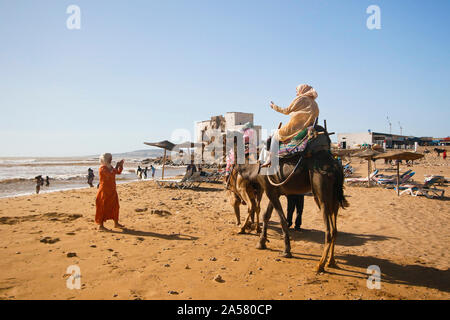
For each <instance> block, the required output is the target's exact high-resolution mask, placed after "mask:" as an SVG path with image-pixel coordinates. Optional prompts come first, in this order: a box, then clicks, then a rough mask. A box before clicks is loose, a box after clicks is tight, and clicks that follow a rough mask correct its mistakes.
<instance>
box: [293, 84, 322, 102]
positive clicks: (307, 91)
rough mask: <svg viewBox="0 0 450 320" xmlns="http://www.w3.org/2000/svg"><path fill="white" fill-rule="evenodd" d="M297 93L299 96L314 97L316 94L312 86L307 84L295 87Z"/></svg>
mask: <svg viewBox="0 0 450 320" xmlns="http://www.w3.org/2000/svg"><path fill="white" fill-rule="evenodd" d="M297 94H298V96H299V97H310V98H312V99H316V98H317V96H318V94H317V92H316V90H314V88H313V87H311V86H310V85H308V84H301V85H299V86H298V87H297Z"/></svg>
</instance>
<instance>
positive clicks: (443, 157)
mask: <svg viewBox="0 0 450 320" xmlns="http://www.w3.org/2000/svg"><path fill="white" fill-rule="evenodd" d="M442 159H444V160H445V159H447V150H445V151H444V152H443V153H442Z"/></svg>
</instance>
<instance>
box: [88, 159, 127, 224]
mask: <svg viewBox="0 0 450 320" xmlns="http://www.w3.org/2000/svg"><path fill="white" fill-rule="evenodd" d="M111 162H112V155H111V154H110V153H104V154H103V155H101V157H100V164H101V166H100V168H99V177H100V183H99V188H98V191H97V198H96V202H95V203H96V212H95V222H96V223H97V224H98V225H99V230H102V231H106V230H108V229H106V228H105V226H104V223H105V221H107V220H113V221H114V227H115V228H124V226H123V225H121V224H119V208H120V206H119V196H118V195H117V190H116V175H117V174H121V173H122V170H123V163H124V160H121V161H119V162H118V163H117V165H116V167H115V168H114V167H113V166H112V165H111Z"/></svg>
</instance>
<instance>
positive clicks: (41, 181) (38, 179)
mask: <svg viewBox="0 0 450 320" xmlns="http://www.w3.org/2000/svg"><path fill="white" fill-rule="evenodd" d="M34 179H35V180H36V194H39V192H40V191H41V186H42V185H44V179H43V178H42V176H41V175H39V176H36V177H34Z"/></svg>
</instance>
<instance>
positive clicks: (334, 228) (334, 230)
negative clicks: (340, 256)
mask: <svg viewBox="0 0 450 320" xmlns="http://www.w3.org/2000/svg"><path fill="white" fill-rule="evenodd" d="M338 210H339V209H338V208H337V209H336V210H335V211H334V212H333V214H332V215H331V227H332V230H331V246H330V253H329V258H328V262H327V267H329V268H337V267H338V265H337V263H336V260H335V259H334V246H335V244H336V237H337V224H336V220H337V213H338Z"/></svg>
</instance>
